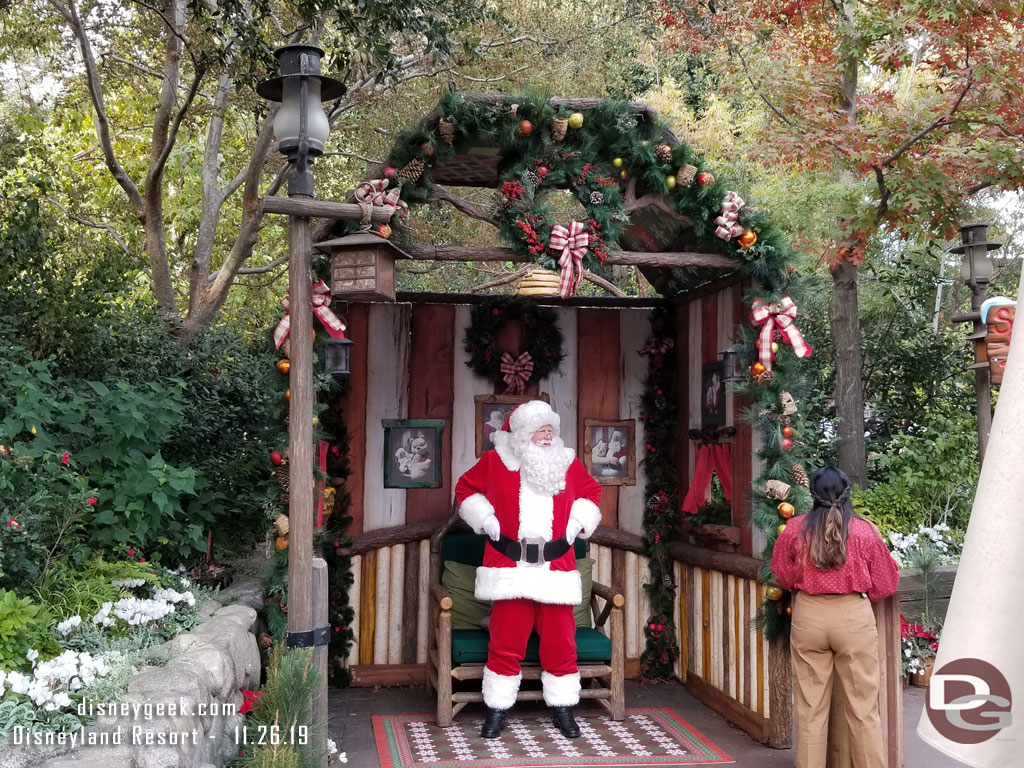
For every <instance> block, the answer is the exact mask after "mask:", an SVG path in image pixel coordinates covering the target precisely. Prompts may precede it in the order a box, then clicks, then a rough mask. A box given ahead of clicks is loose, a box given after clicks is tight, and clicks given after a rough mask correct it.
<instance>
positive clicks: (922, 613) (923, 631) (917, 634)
mask: <svg viewBox="0 0 1024 768" xmlns="http://www.w3.org/2000/svg"><path fill="white" fill-rule="evenodd" d="M905 561H906V564H907V566H908V567H909V568H912V569H916V570H917V571H918V574H919V575H918V578H919V579H920V583H921V590H920V592H919V595H920V607H919V608H918V609H917V610H916V611H915V612H914V613H913V614H912V619H914V620H915V621H916V623H915V621H908V620H907V619H906V618H905V617H904V616H903V615H902V614H901V615H900V630H901V634H902V637H903V640H902V645H903V671H904V673H905V674H906V675H907V677H908V678H909V680H910V683H911V685H918V686H922V687H925V686H927V685H928V681H929V680H930V679H931V676H932V665H933V664H934V663H935V653H936V651H938V649H939V634H940V632H941V626H942V621H941V619H940V618H939V616H938V615H937V610H936V609H937V605H936V603H937V600H938V595H939V577H938V567H939V566H940V565H941V564H942V553H941V552H940V551H939V549H938V548H937V547H936V546H935V545H934V544H933V543H932V542H931V541H930V540H928V539H924V538H922V539H919V540H918V543H917V546H916V547H914V548H912V549H910V550H908V551H907V552H906V555H905Z"/></svg>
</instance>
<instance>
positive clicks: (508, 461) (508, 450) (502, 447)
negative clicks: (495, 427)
mask: <svg viewBox="0 0 1024 768" xmlns="http://www.w3.org/2000/svg"><path fill="white" fill-rule="evenodd" d="M511 437H512V435H510V434H509V433H508V432H504V431H502V432H495V433H494V434H493V435H491V440H493V441H494V450H496V451H497V452H498V458H500V459H501V463H502V464H504V465H505V469H507V470H508V471H509V472H518V471H519V467H521V466H522V463H523V462H522V461H521V460H520V459H519V457H518V456H516V455H515V453H513V452H512V446H510V445H509V444H508V441H509V440H510V439H511Z"/></svg>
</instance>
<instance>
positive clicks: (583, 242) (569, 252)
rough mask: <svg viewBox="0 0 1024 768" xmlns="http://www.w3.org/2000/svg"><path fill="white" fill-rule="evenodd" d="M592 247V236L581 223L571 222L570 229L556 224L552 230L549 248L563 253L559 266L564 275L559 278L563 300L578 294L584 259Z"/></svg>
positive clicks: (559, 293) (559, 288) (560, 256)
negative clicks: (588, 249)
mask: <svg viewBox="0 0 1024 768" xmlns="http://www.w3.org/2000/svg"><path fill="white" fill-rule="evenodd" d="M589 247H590V234H589V233H588V232H587V228H586V225H585V224H584V223H583V222H581V221H570V222H569V228H568V229H566V228H565V227H563V226H561V225H560V224H556V225H555V226H553V227H552V228H551V240H550V241H548V248H550V249H551V250H553V251H556V252H558V251H561V253H560V254H559V256H558V266H560V267H561V268H562V273H561V275H560V276H559V278H558V295H559V296H561V297H562V298H563V299H564V298H565V297H567V296H572V295H573V294H574V293H576V288H577V287H578V286H579V284H580V280H581V279H582V278H583V257H584V256H585V255H586V254H587V248H589Z"/></svg>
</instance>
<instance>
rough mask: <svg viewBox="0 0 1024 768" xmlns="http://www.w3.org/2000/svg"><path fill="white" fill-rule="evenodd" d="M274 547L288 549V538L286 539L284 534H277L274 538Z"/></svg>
mask: <svg viewBox="0 0 1024 768" xmlns="http://www.w3.org/2000/svg"><path fill="white" fill-rule="evenodd" d="M274 548H275V549H288V539H286V538H285V537H284V536H278V537H277V538H276V539H274Z"/></svg>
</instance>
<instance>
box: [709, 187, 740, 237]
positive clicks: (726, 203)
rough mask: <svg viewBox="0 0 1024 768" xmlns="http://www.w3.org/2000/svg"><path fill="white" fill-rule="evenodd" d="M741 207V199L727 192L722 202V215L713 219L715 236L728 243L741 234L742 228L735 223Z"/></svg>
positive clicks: (733, 193)
mask: <svg viewBox="0 0 1024 768" xmlns="http://www.w3.org/2000/svg"><path fill="white" fill-rule="evenodd" d="M742 207H743V198H742V197H740V196H739V195H737V194H736V193H735V192H727V193H726V195H725V199H724V200H723V201H722V215H721V216H719V217H718V218H717V219H715V236H716V237H718V238H720V239H722V240H725V241H729V240H732V239H733V238H734V237H739V236H740V235H742V234H743V227H742V226H741V225H740V224H738V223H737V222H736V219H737V217H738V216H739V214H740V208H742Z"/></svg>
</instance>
